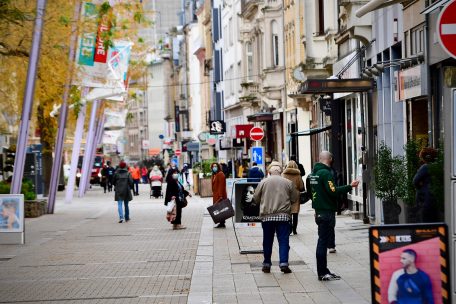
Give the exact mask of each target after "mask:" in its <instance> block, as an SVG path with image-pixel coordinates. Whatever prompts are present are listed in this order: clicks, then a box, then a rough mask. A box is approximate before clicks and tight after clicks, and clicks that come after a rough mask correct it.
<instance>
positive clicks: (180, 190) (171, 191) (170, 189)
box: [165, 179, 189, 206]
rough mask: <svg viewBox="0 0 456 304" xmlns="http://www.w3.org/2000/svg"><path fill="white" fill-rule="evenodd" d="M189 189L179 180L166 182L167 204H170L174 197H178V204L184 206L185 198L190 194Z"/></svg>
mask: <svg viewBox="0 0 456 304" xmlns="http://www.w3.org/2000/svg"><path fill="white" fill-rule="evenodd" d="M188 194H189V193H188V191H187V190H185V189H184V186H182V184H181V183H179V181H177V180H169V179H168V182H167V183H166V193H165V205H166V206H168V203H169V202H170V201H171V200H172V197H173V196H174V197H176V204H177V205H179V206H182V204H183V202H184V198H186V197H187V196H188Z"/></svg>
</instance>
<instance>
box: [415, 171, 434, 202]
mask: <svg viewBox="0 0 456 304" xmlns="http://www.w3.org/2000/svg"><path fill="white" fill-rule="evenodd" d="M413 185H414V186H415V188H416V204H417V206H422V207H424V208H430V207H431V206H432V202H433V197H432V194H431V191H430V186H431V175H430V174H429V166H428V164H424V165H422V166H421V167H420V168H419V169H418V171H417V172H416V174H415V176H414V177H413Z"/></svg>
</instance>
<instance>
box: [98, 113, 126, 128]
mask: <svg viewBox="0 0 456 304" xmlns="http://www.w3.org/2000/svg"><path fill="white" fill-rule="evenodd" d="M127 112H128V110H123V111H115V110H105V112H104V114H105V117H106V120H105V123H104V129H105V130H111V131H112V130H120V129H123V128H125V121H126V118H127Z"/></svg>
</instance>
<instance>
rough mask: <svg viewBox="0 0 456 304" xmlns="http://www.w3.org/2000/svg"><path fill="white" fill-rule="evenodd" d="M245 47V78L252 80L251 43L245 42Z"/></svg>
mask: <svg viewBox="0 0 456 304" xmlns="http://www.w3.org/2000/svg"><path fill="white" fill-rule="evenodd" d="M245 49H246V59H247V60H246V62H247V80H248V81H252V80H253V79H252V76H253V53H252V44H251V43H250V42H247V43H246V45H245Z"/></svg>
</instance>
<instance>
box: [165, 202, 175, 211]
mask: <svg viewBox="0 0 456 304" xmlns="http://www.w3.org/2000/svg"><path fill="white" fill-rule="evenodd" d="M175 206H176V200H170V201H169V202H168V205H166V212H172V211H173V209H174V207H175Z"/></svg>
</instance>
